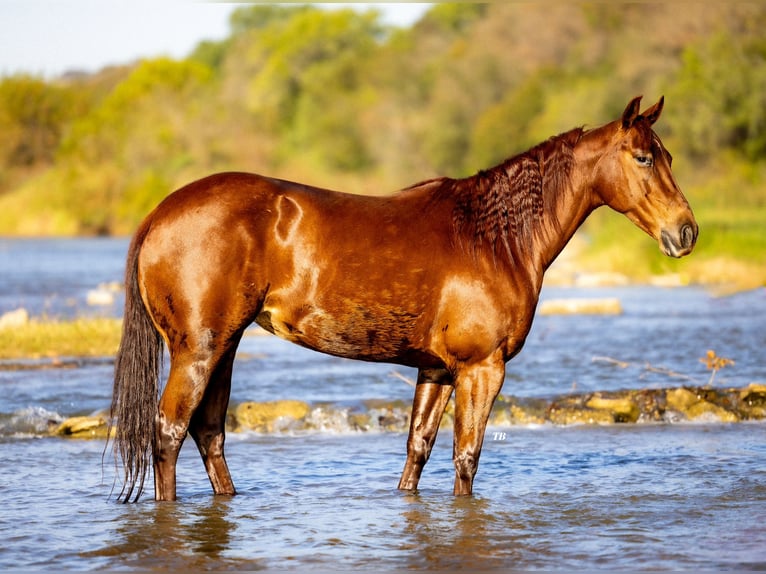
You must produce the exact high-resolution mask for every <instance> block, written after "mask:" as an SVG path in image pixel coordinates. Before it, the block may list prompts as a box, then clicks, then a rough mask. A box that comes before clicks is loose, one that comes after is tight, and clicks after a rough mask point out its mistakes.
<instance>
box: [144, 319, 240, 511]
mask: <svg viewBox="0 0 766 574" xmlns="http://www.w3.org/2000/svg"><path fill="white" fill-rule="evenodd" d="M194 332H196V333H197V334H198V337H195V338H194V339H195V340H191V339H192V337H188V336H187V337H185V338H182V339H183V344H182V345H177V346H175V347H173V348H171V349H170V374H169V376H168V382H167V384H166V385H165V390H164V391H163V393H162V398H161V399H160V404H159V410H158V413H157V424H156V434H155V442H154V492H155V499H156V500H175V498H176V462H177V460H178V453H179V452H180V450H181V446H182V445H183V442H184V439H185V438H186V433H187V431H188V430H189V427H190V425H191V424H192V419H193V418H194V419H195V420H198V421H199V422H198V423H195V425H194V432H195V433H197V436H202V435H203V434H205V433H201V432H200V430H199V429H200V428H202V427H206V426H209V425H208V421H211V420H215V418H216V417H215V416H211V415H209V414H207V413H210V412H213V411H215V412H216V413H218V412H219V411H220V403H221V401H223V402H226V400H227V399H228V390H229V383H228V380H229V379H228V377H229V376H230V374H231V364H230V363H231V361H232V360H233V354H234V349H235V348H236V345H234V346H232V348H231V350H229V349H228V348H225V349H223V350H218V347H219V343H218V342H217V341H216V340H215V337H214V336H213V332H212V331H211V330H210V329H199V330H195V331H194ZM218 372H222V373H224V374H225V375H226V376H224V377H221V378H220V379H219V381H221V380H223V381H224V382H225V384H223V385H220V386H219V385H212V388H210V389H209V387H210V386H211V385H210V381H211V379H212V378H213V376H214V375H215V374H216V373H218ZM223 395H225V397H224V396H223ZM209 397H212V400H210V399H209ZM200 405H202V413H200V414H199V415H198V414H197V411H198V408H200ZM223 411H224V412H223V414H222V415H221V414H219V415H218V416H219V418H221V423H220V424H221V425H222V424H223V418H225V406H224V407H223ZM203 413H204V414H203ZM200 425H202V426H200ZM207 436H210V437H211V443H210V444H207V446H206V450H208V452H212V453H213V456H212V457H210V456H209V455H208V459H209V460H210V461H211V462H213V466H214V468H216V473H217V475H216V476H225V477H228V471H226V472H225V473H223V472H222V471H221V470H220V468H221V467H220V461H218V456H217V455H218V454H220V455H221V456H222V455H223V440H222V436H221V437H220V450H216V449H217V446H216V445H218V444H219V443H218V442H217V441H216V440H215V437H216V436H218V435H217V434H216V433H212V434H209V433H208V435H207ZM211 444H212V446H211ZM206 465H207V461H206ZM228 480H229V481H230V480H231V479H230V478H229V479H228ZM232 489H233V487H232Z"/></svg>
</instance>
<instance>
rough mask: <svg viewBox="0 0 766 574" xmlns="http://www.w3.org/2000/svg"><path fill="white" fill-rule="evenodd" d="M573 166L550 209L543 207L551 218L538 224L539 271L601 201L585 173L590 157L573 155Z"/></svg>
mask: <svg viewBox="0 0 766 574" xmlns="http://www.w3.org/2000/svg"><path fill="white" fill-rule="evenodd" d="M575 162H576V163H575V167H574V168H573V170H572V174H571V176H570V178H569V183H568V185H567V186H566V187H565V188H564V189H560V190H558V193H557V194H556V197H555V201H556V206H555V209H553V210H546V212H547V214H548V215H547V217H549V218H553V219H554V220H553V221H547V222H543V223H542V224H541V226H540V233H539V247H538V250H537V253H536V256H537V257H536V261H535V263H536V267H537V268H539V269H540V272H541V273H544V272H545V270H547V269H548V267H549V266H550V265H551V264H552V263H553V262H554V261H555V259H556V257H558V255H559V254H560V253H561V252H562V251H563V250H564V248H565V247H566V245H567V244H568V243H569V241H570V240H571V239H572V237H573V236H574V234H575V233H576V232H577V230H578V229H579V228H580V226H581V225H582V224H583V223H584V222H585V220H586V219H587V217H588V216H589V215H590V214H591V213H592V212H593V210H594V209H596V208H597V207H598V206H599V205H600V204H599V203H598V202H596V201H595V200H594V197H593V194H592V192H591V185H590V181H589V178H588V177H586V176H584V175H583V174H586V173H587V172H588V171H589V169H590V167H589V160H588V159H585V158H579V157H576V159H575Z"/></svg>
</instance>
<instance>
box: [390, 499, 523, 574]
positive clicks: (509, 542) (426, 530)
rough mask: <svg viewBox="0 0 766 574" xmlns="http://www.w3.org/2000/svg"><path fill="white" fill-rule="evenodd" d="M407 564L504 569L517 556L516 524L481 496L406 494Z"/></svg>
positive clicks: (434, 567)
mask: <svg viewBox="0 0 766 574" xmlns="http://www.w3.org/2000/svg"><path fill="white" fill-rule="evenodd" d="M404 502H405V506H406V509H405V510H404V511H403V512H402V517H403V518H404V520H405V524H406V525H405V528H404V533H405V534H406V535H407V536H408V537H409V538H410V539H411V547H412V550H413V554H412V558H411V559H410V562H409V564H408V567H409V568H418V569H423V568H427V569H429V570H431V569H433V570H457V569H464V568H465V567H466V565H468V564H470V565H471V570H472V571H474V572H475V571H480V570H489V569H495V568H500V567H506V568H507V567H508V565H509V564H512V563H513V561H514V558H516V557H518V556H520V554H521V553H520V551H519V544H520V541H519V540H518V536H517V531H518V530H519V526H518V525H517V524H516V523H514V521H513V520H507V519H506V517H504V515H503V514H502V513H500V512H498V511H497V508H493V507H492V504H491V502H490V501H489V500H487V499H485V498H482V497H480V496H473V497H447V496H442V495H438V496H437V495H433V496H429V495H422V494H419V493H408V494H405V495H404Z"/></svg>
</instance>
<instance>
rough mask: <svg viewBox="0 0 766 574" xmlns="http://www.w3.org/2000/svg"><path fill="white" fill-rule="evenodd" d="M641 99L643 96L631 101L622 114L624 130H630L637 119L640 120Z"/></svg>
mask: <svg viewBox="0 0 766 574" xmlns="http://www.w3.org/2000/svg"><path fill="white" fill-rule="evenodd" d="M641 98H642V96H636V97H635V98H633V99H632V100H630V103H629V104H628V107H626V108H625V111H624V112H622V129H624V130H629V129H630V128H631V127H633V123H634V122H635V121H636V118H638V116H639V112H640V110H641Z"/></svg>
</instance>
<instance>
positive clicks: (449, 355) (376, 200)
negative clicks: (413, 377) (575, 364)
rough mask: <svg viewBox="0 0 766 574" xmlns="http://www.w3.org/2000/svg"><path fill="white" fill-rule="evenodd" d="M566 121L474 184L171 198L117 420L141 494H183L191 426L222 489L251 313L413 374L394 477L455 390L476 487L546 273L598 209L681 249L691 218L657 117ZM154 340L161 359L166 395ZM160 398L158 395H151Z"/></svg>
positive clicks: (128, 473)
mask: <svg viewBox="0 0 766 574" xmlns="http://www.w3.org/2000/svg"><path fill="white" fill-rule="evenodd" d="M640 100H641V98H640V97H638V98H635V99H633V100H632V101H631V102H630V103H629V104H628V106H627V107H626V109H625V111H624V112H623V114H622V117H621V118H620V119H619V120H617V121H614V122H611V123H609V124H606V125H604V126H602V127H599V128H596V129H592V130H584V129H574V130H572V131H569V132H567V133H564V134H561V135H559V136H555V137H552V138H550V139H549V140H548V141H546V142H544V143H542V144H540V145H538V146H536V147H534V148H532V149H530V150H529V151H527V152H525V153H522V154H520V155H518V156H515V157H513V158H510V159H508V160H506V161H505V162H504V163H502V164H500V165H498V166H497V167H494V168H492V169H489V170H486V171H481V172H479V173H478V174H477V175H475V176H473V177H468V178H466V179H449V178H438V179H431V180H428V181H424V182H422V183H419V184H417V185H414V186H412V187H409V188H407V189H404V190H402V191H400V192H398V193H396V194H394V195H391V196H385V197H367V196H360V195H353V194H347V193H339V192H334V191H328V190H325V189H318V188H315V187H309V186H306V185H301V184H298V183H292V182H288V181H282V180H278V179H272V178H268V177H262V176H259V175H254V174H246V173H220V174H216V175H212V176H209V177H206V178H204V179H201V180H199V181H196V182H193V183H191V184H189V185H187V186H185V187H183V188H181V189H179V190H178V191H176V192H175V193H173V194H171V195H169V196H168V197H167V198H166V199H165V200H164V201H162V203H160V204H159V206H158V207H157V208H156V209H155V210H154V211H153V212H152V213H151V214H149V216H148V217H147V218H146V219H145V220H144V222H143V223H142V224H141V225H140V227H139V228H138V230H137V232H136V234H135V236H134V238H133V240H132V243H131V245H130V249H129V252H128V256H127V271H126V301H125V317H124V324H123V334H122V341H121V344H120V349H119V352H118V354H117V360H116V364H115V379H114V395H113V402H112V420H113V421H115V424H116V427H117V428H116V435H115V439H114V441H115V452H116V454H118V455H119V456H120V457H121V458H122V464H123V466H124V472H125V482H124V485H123V489H122V492H121V493H120V498H122V499H123V500H124V501H128V500H129V499H131V497H133V496H134V500H137V499H138V497H139V496H140V494H141V491H142V489H143V485H144V478H145V476H146V473H147V471H148V470H149V466H150V463H151V462H152V461H153V468H154V486H155V498H156V499H157V500H174V499H175V497H176V476H175V475H176V461H177V457H178V452H179V449H180V448H181V445H182V443H183V442H184V439H185V437H186V435H187V433H189V434H191V436H192V437H193V438H194V440H195V442H196V443H197V447H198V448H199V452H200V454H201V455H202V460H203V461H204V464H205V468H206V470H207V474H208V476H209V478H210V482H211V484H212V487H213V490H214V492H215V493H216V494H225V495H233V494H235V489H234V484H233V482H232V479H231V476H230V474H229V470H228V467H227V465H226V460H225V458H224V432H225V428H224V426H225V419H226V409H227V407H228V402H229V392H230V388H231V374H232V364H233V361H234V354H235V351H236V349H237V346H238V344H239V342H240V338H241V337H242V333H243V331H244V330H245V329H246V328H247V327H248V326H249V325H250V324H252V323H253V322H255V323H257V324H258V325H260V326H261V327H263V328H264V329H266V330H267V331H269V332H271V333H273V334H275V335H278V336H280V337H283V338H285V339H287V340H289V341H293V342H295V343H298V344H299V345H303V346H304V347H308V348H310V349H315V350H317V351H321V352H324V353H329V354H332V355H337V356H339V357H348V358H353V359H362V360H366V361H380V362H391V363H398V364H401V365H407V366H411V367H416V368H417V369H419V371H418V377H417V385H416V389H415V397H414V401H413V406H412V416H411V424H410V431H409V436H408V438H407V460H406V462H405V465H404V471H403V473H402V476H401V480H400V482H399V488H401V489H406V490H412V489H415V488H417V485H418V480H419V478H420V474H421V471H422V470H423V466H424V465H425V463H426V461H427V460H428V457H429V454H430V452H431V447H432V446H433V444H434V440H435V438H436V433H437V430H438V428H439V422H440V419H441V417H442V414H443V412H444V409H445V406H446V405H447V402H448V400H449V398H450V396H451V395H452V394H453V392H454V394H455V423H454V447H453V448H454V450H453V460H454V466H455V482H454V493H455V494H457V495H465V494H471V491H472V487H473V479H474V475H475V474H476V469H477V466H478V462H479V455H480V453H481V448H482V441H483V439H484V432H485V428H486V424H487V418H488V416H489V413H490V409H491V408H492V404H493V402H494V400H495V398H496V397H497V395H498V393H499V391H500V388H501V386H502V384H503V380H504V378H505V364H506V362H507V361H508V360H510V359H511V358H512V357H513V356H514V355H516V354H517V353H518V352H519V350H520V349H521V347H522V345H523V344H524V340H525V338H526V337H527V333H528V332H529V329H530V326H531V323H532V319H533V315H534V312H535V307H536V305H537V301H538V296H539V294H540V289H541V286H542V283H543V274H544V273H545V270H546V269H547V268H548V266H549V265H550V264H551V263H552V262H553V260H554V259H555V258H556V256H557V255H558V254H559V253H560V252H561V250H562V249H563V248H564V246H565V245H566V244H567V242H568V241H569V239H570V238H571V237H572V235H573V234H574V233H575V231H576V230H577V228H578V227H579V226H580V224H582V223H583V221H584V220H585V218H586V217H587V216H588V214H590V213H591V212H592V211H593V210H594V209H596V208H597V207H599V206H602V205H608V206H609V207H611V208H612V209H614V210H616V211H618V212H620V213H624V214H625V215H626V216H627V217H628V218H629V219H630V220H631V221H633V222H634V223H635V224H636V225H637V226H638V227H639V228H641V229H643V230H644V231H645V232H646V233H648V234H649V235H650V236H651V237H653V238H654V239H656V240H657V241H658V243H659V247H660V249H661V250H662V251H663V252H664V253H665V254H667V255H669V256H672V257H681V256H683V255H686V254H688V253H689V252H691V250H692V248H693V247H694V244H695V241H696V239H697V224H696V222H695V220H694V216H693V215H692V211H691V209H690V208H689V204H688V203H687V201H686V199H685V198H684V196H683V194H682V193H681V191H680V189H679V187H678V185H677V183H676V181H675V179H674V178H673V174H672V173H671V168H670V164H671V156H670V154H669V153H668V152H667V150H666V149H665V148H664V147H663V145H662V142H661V141H660V139H659V137H657V134H656V133H654V131H653V130H652V124H654V122H655V121H656V120H657V118H658V117H659V116H660V113H661V111H662V106H663V99H660V100H659V101H658V102H657V103H656V104H655V105H654V106H652V107H651V108H649V109H648V110H646V111H645V112H644V113H640V108H639V105H640ZM163 342H164V344H165V345H167V348H168V351H169V355H170V370H169V374H168V380H167V383H166V384H165V388H164V391H163V392H162V395H161V397H160V398H159V399H158V395H159V388H160V384H159V379H160V371H161V369H160V367H161V362H162V354H163ZM158 401H159V402H158Z"/></svg>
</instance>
